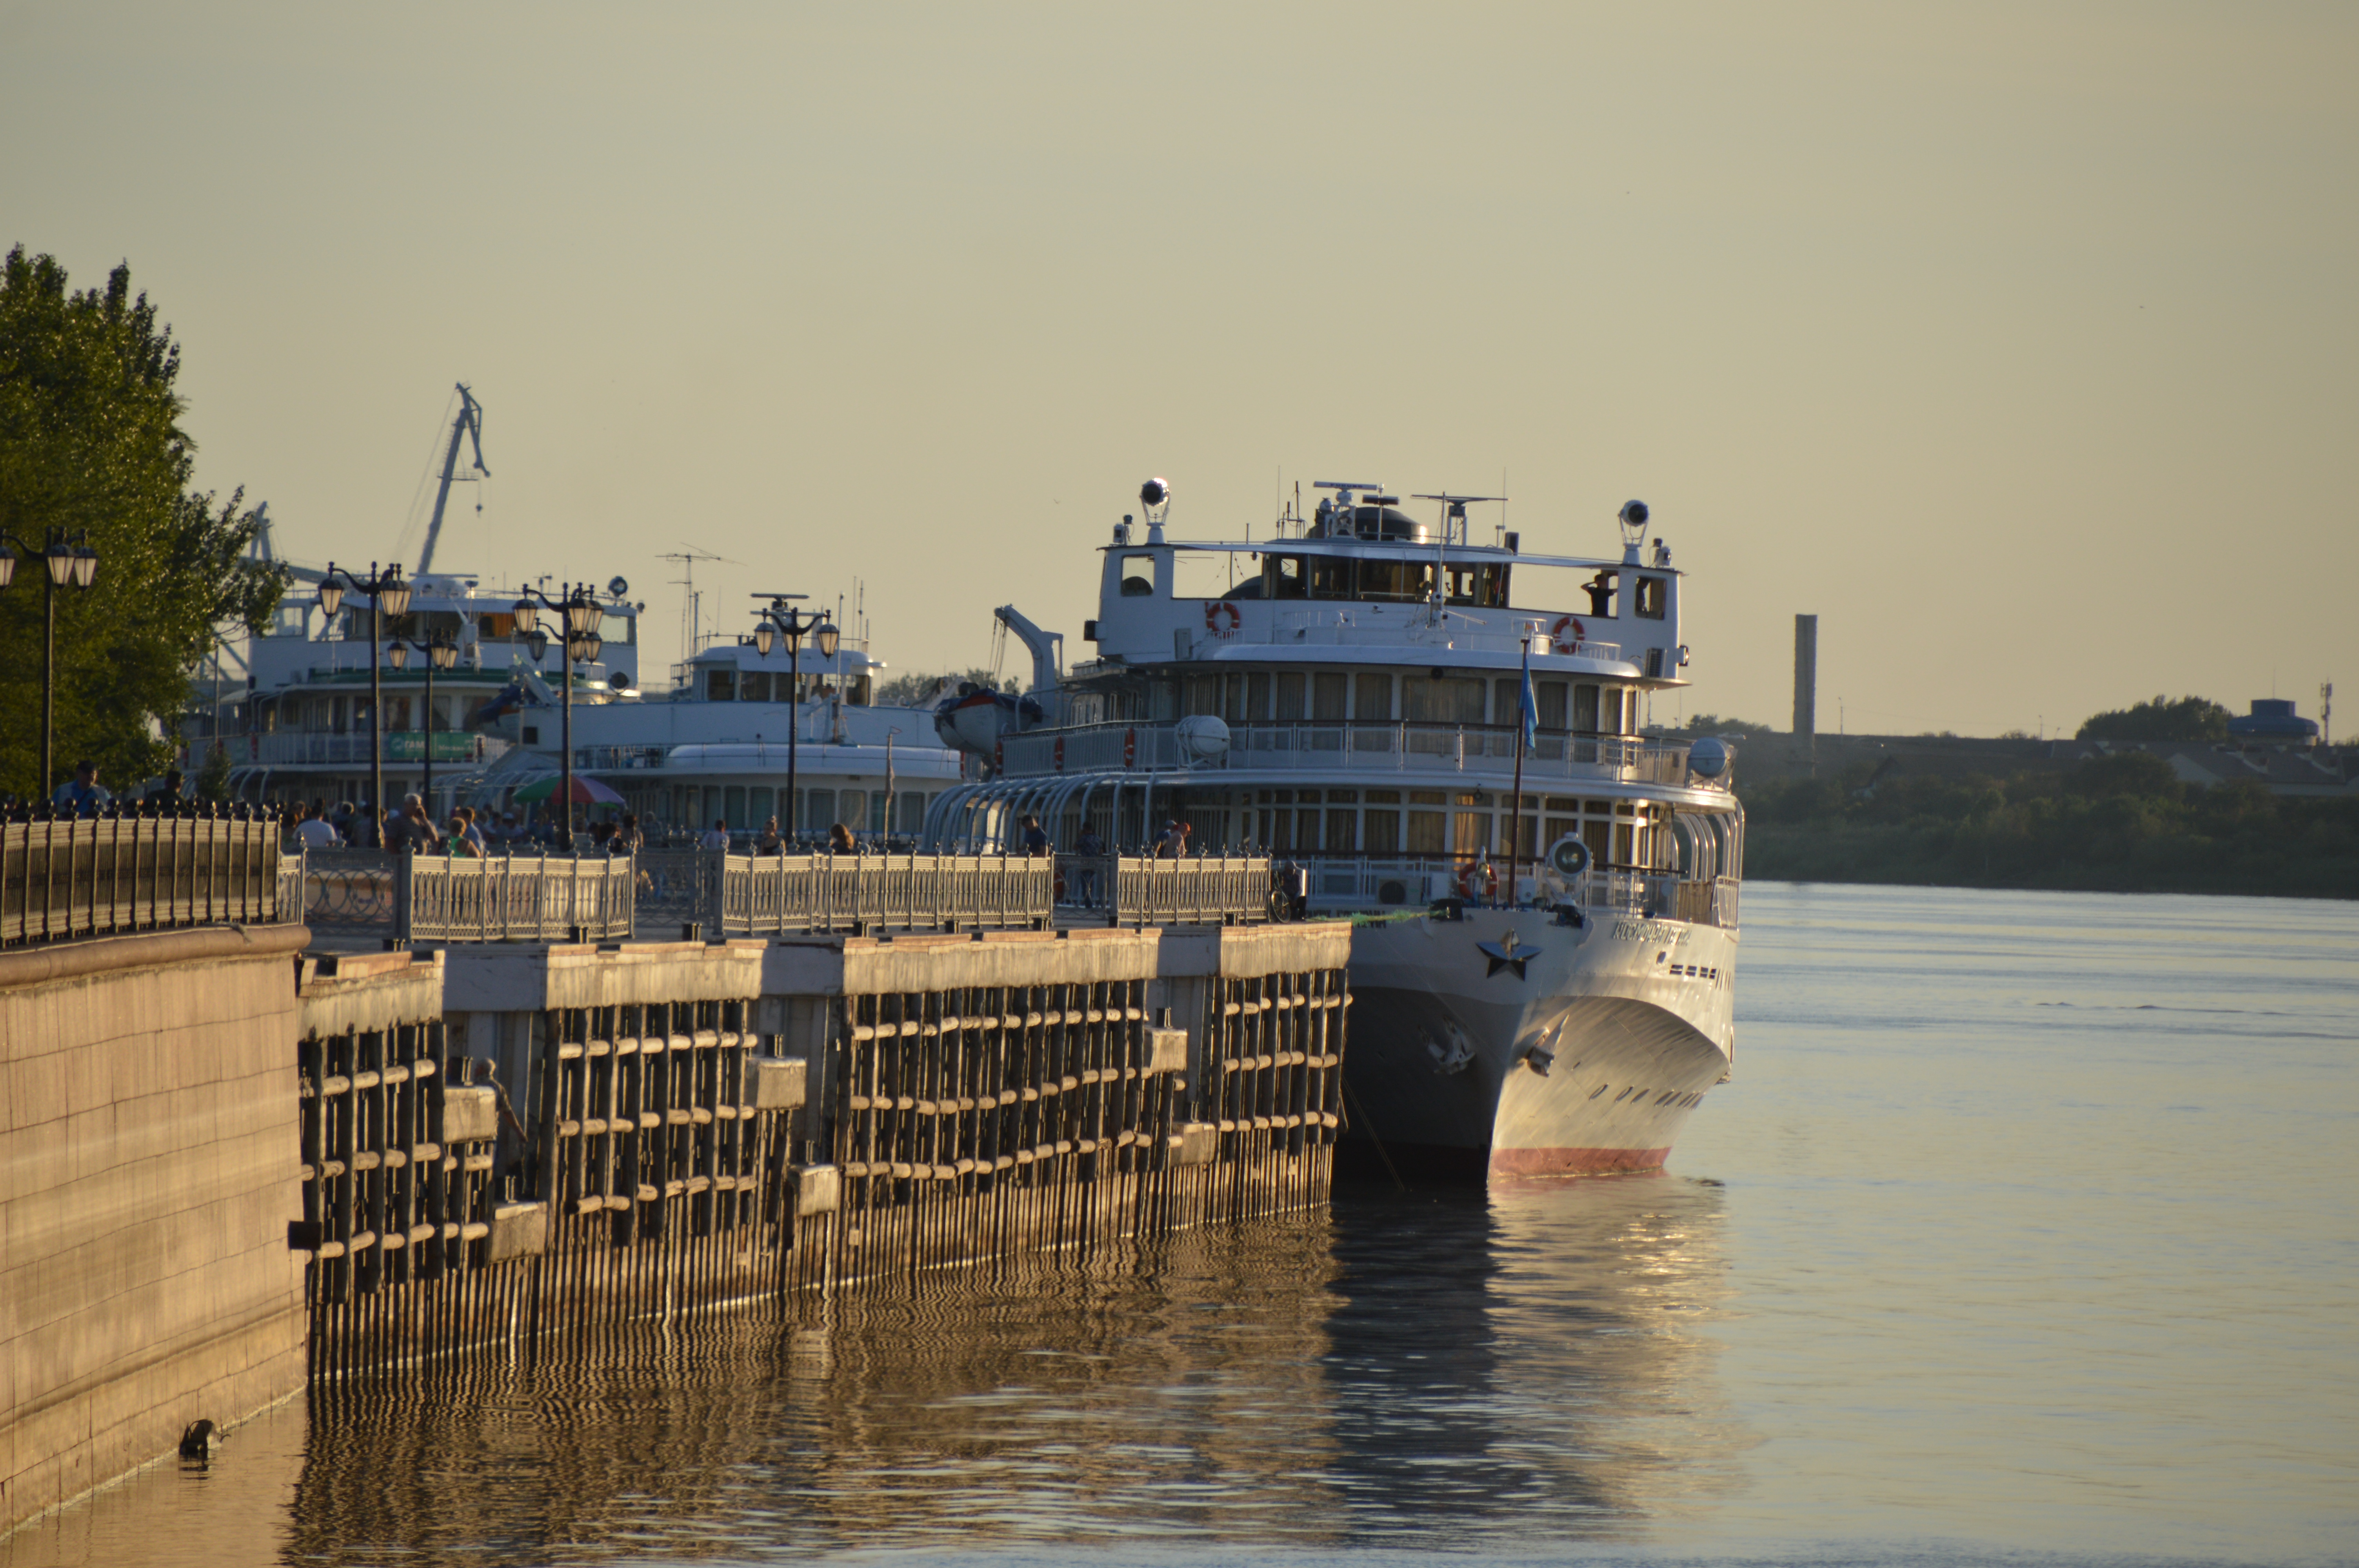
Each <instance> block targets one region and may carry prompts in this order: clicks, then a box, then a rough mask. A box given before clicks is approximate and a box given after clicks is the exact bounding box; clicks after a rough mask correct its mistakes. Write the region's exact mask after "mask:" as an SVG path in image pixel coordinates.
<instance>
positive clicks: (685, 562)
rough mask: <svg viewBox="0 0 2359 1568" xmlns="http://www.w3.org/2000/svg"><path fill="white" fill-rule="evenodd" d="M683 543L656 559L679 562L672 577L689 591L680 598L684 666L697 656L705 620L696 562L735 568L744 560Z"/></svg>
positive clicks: (680, 657)
mask: <svg viewBox="0 0 2359 1568" xmlns="http://www.w3.org/2000/svg"><path fill="white" fill-rule="evenodd" d="M680 543H681V545H683V546H686V548H685V549H682V550H675V551H673V552H672V553H671V554H670V555H668V556H658V557H656V559H658V560H659V561H678V562H679V563H680V575H679V577H676V578H673V579H671V580H672V581H673V582H676V583H678V584H679V585H680V587H681V588H682V589H686V590H687V591H685V592H684V593H682V594H681V595H680V599H679V662H680V663H681V664H683V665H684V664H686V663H688V661H689V660H690V659H692V658H694V657H695V656H696V653H697V648H698V644H699V641H700V639H701V638H702V637H703V635H704V619H703V616H702V614H701V608H702V604H703V600H701V598H700V597H699V596H698V594H697V591H696V563H697V562H699V561H719V562H721V563H723V565H725V566H733V567H734V566H739V565H742V564H743V563H742V562H738V561H733V560H731V559H730V558H729V557H727V556H716V555H714V554H712V552H711V551H710V550H700V549H698V548H697V547H696V546H694V545H690V544H689V543H688V541H687V540H685V539H682V540H681V541H680Z"/></svg>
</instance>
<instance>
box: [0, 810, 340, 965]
mask: <svg viewBox="0 0 2359 1568" xmlns="http://www.w3.org/2000/svg"><path fill="white" fill-rule="evenodd" d="M278 871H279V861H278V825H277V822H276V821H274V820H272V819H270V818H266V817H253V818H245V819H240V818H237V817H234V816H199V815H186V814H183V815H174V816H160V815H159V816H99V817H62V818H59V819H57V820H53V821H38V822H10V823H5V824H0V947H16V946H30V945H32V944H35V943H44V942H57V941H66V940H71V939H74V938H78V937H90V936H115V935H130V934H133V933H136V932H142V931H167V930H173V929H178V928H181V927H189V926H200V925H273V924H276V923H277V922H279V921H280V920H283V919H292V918H294V916H293V915H292V914H281V913H280V903H279V897H280V891H281V888H282V886H283V885H284V883H283V881H282V879H281V878H280V876H279V874H278Z"/></svg>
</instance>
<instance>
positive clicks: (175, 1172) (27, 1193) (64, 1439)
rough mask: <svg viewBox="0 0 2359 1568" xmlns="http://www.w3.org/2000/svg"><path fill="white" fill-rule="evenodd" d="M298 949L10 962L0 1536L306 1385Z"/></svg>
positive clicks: (47, 956)
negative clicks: (293, 1049) (293, 1241)
mask: <svg viewBox="0 0 2359 1568" xmlns="http://www.w3.org/2000/svg"><path fill="white" fill-rule="evenodd" d="M307 935H308V934H307V933H306V932H305V931H304V929H303V928H302V927H301V926H299V925H295V926H264V927H252V928H247V929H245V930H238V929H226V930H201V931H179V932H167V933H158V934H156V935H141V936H124V937H114V938H109V939H104V940H99V941H91V942H81V943H75V944H71V945H68V946H57V947H49V948H41V949H36V950H33V951H29V952H20V953H8V954H0V1423H5V1424H0V1531H5V1530H8V1529H10V1528H12V1527H13V1526H15V1525H16V1524H19V1523H21V1522H23V1521H24V1520H26V1519H31V1518H34V1517H36V1516H38V1515H39V1514H41V1513H43V1512H44V1511H46V1510H48V1509H53V1508H55V1507H57V1506H58V1505H59V1504H60V1503H63V1502H66V1501H69V1500H71V1498H75V1497H77V1496H79V1495H81V1494H82V1493H83V1492H85V1491H88V1490H89V1489H90V1488H92V1487H95V1486H99V1485H103V1484H104V1483H105V1482H107V1481H109V1480H112V1479H114V1477H116V1476H120V1475H122V1474H123V1473H125V1471H127V1470H130V1469H134V1468H136V1467H137V1466H138V1465H142V1464H145V1463H147V1461H149V1460H152V1459H155V1458H157V1457H158V1456H160V1455H163V1454H169V1453H171V1452H172V1451H173V1450H174V1448H175V1446H176V1445H177V1444H178V1442H179V1437H180V1434H181V1433H182V1431H183V1430H184V1429H185V1428H186V1427H187V1426H188V1424H189V1423H190V1422H193V1421H196V1420H198V1419H201V1418H202V1419H209V1420H212V1421H215V1422H223V1423H227V1422H233V1421H235V1420H237V1419H240V1418H242V1417H244V1416H245V1415H248V1414H251V1413H252V1412H254V1411H257V1410H260V1409H262V1408H264V1407H266V1406H267V1405H269V1404H271V1403H272V1402H274V1401H276V1400H281V1399H284V1398H286V1397H287V1396H288V1395H289V1394H292V1393H295V1392H297V1391H299V1390H300V1389H301V1388H302V1386H303V1377H304V1363H303V1336H304V1312H303V1271H302V1264H301V1260H300V1259H299V1258H298V1257H297V1256H296V1255H295V1254H293V1253H291V1252H289V1251H288V1246H287V1239H288V1222H289V1221H291V1220H293V1219H295V1218H296V1217H298V1216H299V1214H300V1212H301V1192H300V1187H299V1182H298V1178H297V1172H296V1167H295V1162H294V1160H293V1158H292V1152H293V1150H294V1147H295V1134H296V1123H297V1107H296V1092H295V1076H294V1074H293V1073H292V1072H291V1071H290V1067H291V1062H290V1060H289V1056H288V1046H289V1044H290V1042H291V1041H292V1040H293V1038H294V1035H295V1021H296V1011H297V1004H296V990H295V965H294V961H293V957H294V955H295V954H296V953H298V952H299V950H300V949H301V947H302V946H303V944H304V942H305V940H306V937H307Z"/></svg>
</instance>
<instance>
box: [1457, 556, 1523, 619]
mask: <svg viewBox="0 0 2359 1568" xmlns="http://www.w3.org/2000/svg"><path fill="white" fill-rule="evenodd" d="M1508 570H1509V568H1507V567H1506V565H1504V564H1499V565H1493V564H1489V563H1472V564H1467V565H1460V564H1459V563H1457V562H1454V561H1453V562H1451V565H1450V567H1449V568H1448V578H1447V579H1446V580H1445V581H1444V583H1443V585H1442V586H1443V589H1444V590H1445V597H1446V598H1447V599H1448V600H1450V602H1451V603H1452V604H1464V605H1471V606H1473V608H1475V609H1478V610H1505V609H1506V608H1507V573H1508Z"/></svg>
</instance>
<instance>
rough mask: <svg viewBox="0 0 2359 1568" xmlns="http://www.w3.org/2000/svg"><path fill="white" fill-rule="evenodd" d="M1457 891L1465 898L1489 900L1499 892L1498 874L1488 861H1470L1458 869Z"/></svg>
mask: <svg viewBox="0 0 2359 1568" xmlns="http://www.w3.org/2000/svg"><path fill="white" fill-rule="evenodd" d="M1458 891H1459V892H1460V893H1461V894H1462V895H1463V896H1464V897H1467V898H1485V899H1487V898H1490V897H1493V896H1494V895H1495V894H1496V893H1497V892H1498V891H1499V873H1498V872H1497V871H1493V870H1492V869H1491V862H1490V861H1488V860H1470V861H1468V862H1467V863H1466V864H1465V865H1463V866H1461V867H1460V868H1459V869H1458Z"/></svg>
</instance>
